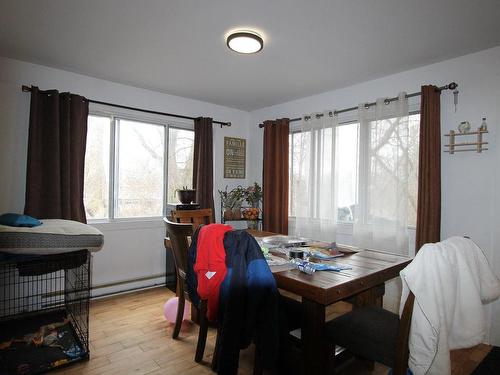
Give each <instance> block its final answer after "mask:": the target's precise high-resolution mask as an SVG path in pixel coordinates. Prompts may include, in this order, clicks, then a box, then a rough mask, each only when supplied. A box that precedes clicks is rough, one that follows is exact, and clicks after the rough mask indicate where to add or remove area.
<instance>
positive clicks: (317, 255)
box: [310, 251, 344, 260]
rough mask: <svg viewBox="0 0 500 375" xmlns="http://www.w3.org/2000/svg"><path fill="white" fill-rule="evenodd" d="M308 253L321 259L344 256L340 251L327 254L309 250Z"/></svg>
mask: <svg viewBox="0 0 500 375" xmlns="http://www.w3.org/2000/svg"><path fill="white" fill-rule="evenodd" d="M310 254H311V256H312V257H313V258H316V259H321V260H331V259H335V258H339V257H343V256H344V254H342V253H339V254H335V255H328V254H324V253H322V252H321V251H311V253H310Z"/></svg>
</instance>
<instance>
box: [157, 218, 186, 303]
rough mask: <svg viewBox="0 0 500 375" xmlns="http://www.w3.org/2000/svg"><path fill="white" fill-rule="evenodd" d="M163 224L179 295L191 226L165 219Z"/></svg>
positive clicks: (184, 278)
mask: <svg viewBox="0 0 500 375" xmlns="http://www.w3.org/2000/svg"><path fill="white" fill-rule="evenodd" d="M163 221H164V222H165V228H166V232H167V233H166V235H167V236H168V237H169V239H170V246H171V249H172V254H173V256H174V262H175V271H176V273H177V280H178V283H177V284H178V287H179V288H181V289H180V290H179V292H180V293H184V280H186V269H187V262H188V249H189V241H188V237H190V236H192V235H193V225H192V224H189V223H186V224H184V223H175V222H172V221H170V220H168V219H167V218H163Z"/></svg>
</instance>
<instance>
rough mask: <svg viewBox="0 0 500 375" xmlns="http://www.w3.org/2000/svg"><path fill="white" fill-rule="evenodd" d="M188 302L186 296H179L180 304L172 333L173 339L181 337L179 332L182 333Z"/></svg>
mask: <svg viewBox="0 0 500 375" xmlns="http://www.w3.org/2000/svg"><path fill="white" fill-rule="evenodd" d="M185 303H186V300H185V299H184V295H183V294H182V295H179V304H178V305H177V316H176V318H175V326H174V331H173V332H172V338H174V339H176V338H177V337H179V332H180V331H181V326H182V319H183V318H184V304H185Z"/></svg>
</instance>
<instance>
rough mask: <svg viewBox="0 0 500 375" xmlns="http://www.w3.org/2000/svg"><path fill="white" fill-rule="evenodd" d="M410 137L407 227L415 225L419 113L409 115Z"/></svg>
mask: <svg viewBox="0 0 500 375" xmlns="http://www.w3.org/2000/svg"><path fill="white" fill-rule="evenodd" d="M408 120H409V121H408V129H409V133H410V137H409V140H408V156H409V159H410V160H409V171H408V179H409V184H408V198H409V202H408V225H410V226H416V225H417V197H418V194H417V193H418V150H419V141H420V113H418V114H415V115H410V117H409V119H408Z"/></svg>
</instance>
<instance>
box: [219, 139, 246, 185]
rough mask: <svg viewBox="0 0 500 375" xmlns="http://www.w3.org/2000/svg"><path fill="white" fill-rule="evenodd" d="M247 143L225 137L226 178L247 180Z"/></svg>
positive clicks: (242, 140) (243, 140)
mask: <svg viewBox="0 0 500 375" xmlns="http://www.w3.org/2000/svg"><path fill="white" fill-rule="evenodd" d="M246 147H247V141H246V139H242V138H232V137H224V178H245V163H246V152H247V150H246Z"/></svg>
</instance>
